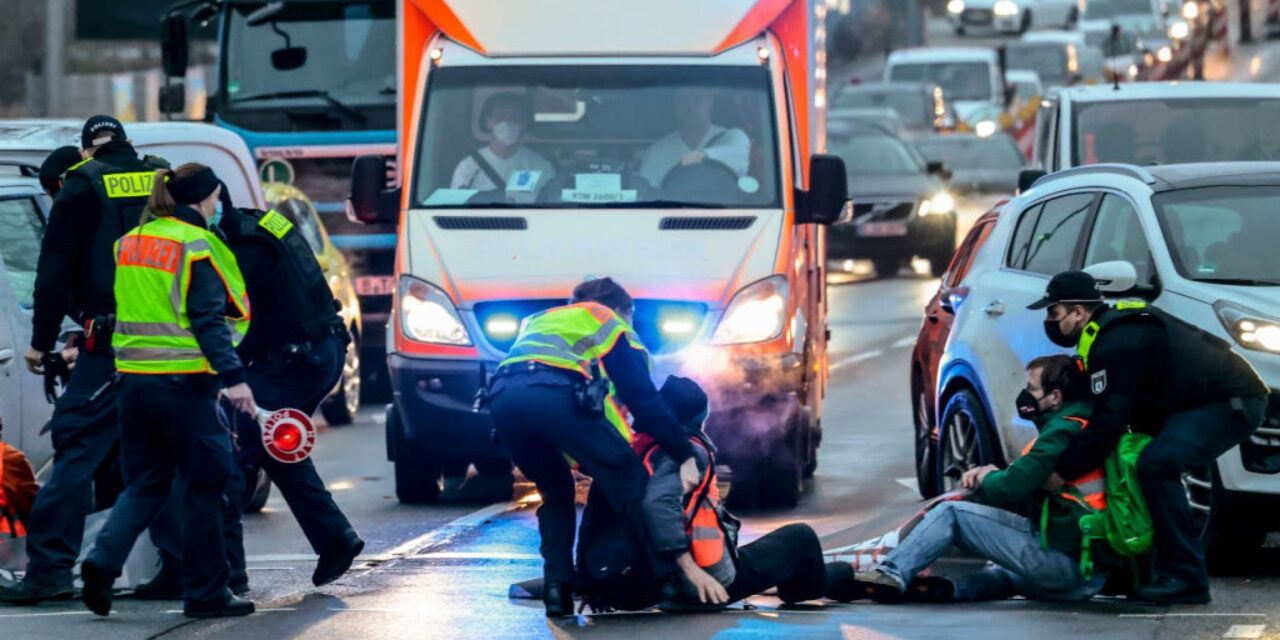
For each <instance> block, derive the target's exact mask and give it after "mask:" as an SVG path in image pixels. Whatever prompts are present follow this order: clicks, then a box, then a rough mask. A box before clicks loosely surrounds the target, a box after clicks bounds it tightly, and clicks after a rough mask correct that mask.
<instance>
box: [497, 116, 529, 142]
mask: <svg viewBox="0 0 1280 640" xmlns="http://www.w3.org/2000/svg"><path fill="white" fill-rule="evenodd" d="M522 133H524V127H523V126H521V125H518V124H516V123H514V122H510V121H507V120H504V121H502V122H499V123H498V124H496V125H494V126H493V139H494V140H497V141H498V142H499V143H500V144H502V145H503V146H506V147H514V146H515V145H516V143H518V142H520V134H522Z"/></svg>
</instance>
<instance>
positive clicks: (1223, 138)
mask: <svg viewBox="0 0 1280 640" xmlns="http://www.w3.org/2000/svg"><path fill="white" fill-rule="evenodd" d="M1075 121H1076V122H1075V140H1074V141H1073V148H1072V160H1073V163H1074V164H1076V165H1084V164H1096V163H1099V162H1124V163H1128V164H1137V165H1148V164H1178V163H1185V162H1231V161H1256V160H1280V131H1277V130H1276V126H1275V123H1276V122H1280V99H1274V98H1270V99H1261V98H1256V97H1251V98H1244V97H1240V98H1196V99H1191V98H1181V99H1152V100H1130V101H1120V102H1097V103H1093V104H1080V105H1077V106H1076V107H1075Z"/></svg>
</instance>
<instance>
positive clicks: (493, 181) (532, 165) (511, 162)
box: [449, 92, 556, 192]
mask: <svg viewBox="0 0 1280 640" xmlns="http://www.w3.org/2000/svg"><path fill="white" fill-rule="evenodd" d="M531 124H533V107H532V105H530V104H529V102H528V100H526V99H525V98H524V97H523V96H521V95H519V94H516V93H509V92H508V93H497V94H494V95H492V96H489V99H487V100H485V102H484V106H482V107H481V108H480V126H481V128H482V130H483V131H485V132H487V133H489V134H490V135H489V144H488V145H487V146H485V147H482V148H480V149H477V150H475V151H473V152H471V153H470V154H469V155H467V157H465V158H463V159H462V161H461V162H459V163H458V166H457V168H456V169H454V170H453V180H452V181H451V182H450V184H449V186H450V188H453V189H475V190H477V191H494V190H511V187H512V185H511V178H512V176H513V175H515V174H516V173H518V172H527V174H526V175H525V176H523V177H524V183H523V184H521V185H515V186H516V190H517V191H528V192H535V191H537V189H538V188H539V187H540V186H541V185H544V184H546V183H547V182H548V181H549V180H551V178H552V177H553V176H554V175H555V172H556V170H555V167H553V166H551V163H550V162H549V161H548V160H547V159H546V158H544V157H542V156H541V155H539V154H538V152H537V151H534V150H533V149H530V148H528V147H526V146H524V144H523V142H522V138H523V136H524V133H525V132H526V131H528V130H529V126H530V125H531Z"/></svg>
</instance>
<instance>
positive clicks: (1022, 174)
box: [1018, 169, 1049, 193]
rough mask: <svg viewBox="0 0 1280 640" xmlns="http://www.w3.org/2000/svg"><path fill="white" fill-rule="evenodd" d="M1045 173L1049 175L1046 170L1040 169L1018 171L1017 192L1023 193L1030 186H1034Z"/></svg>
mask: <svg viewBox="0 0 1280 640" xmlns="http://www.w3.org/2000/svg"><path fill="white" fill-rule="evenodd" d="M1047 175H1049V174H1048V172H1046V171H1043V170H1041V169H1023V170H1022V171H1019V172H1018V193H1023V192H1025V191H1026V190H1028V189H1030V188H1031V187H1034V186H1035V184H1036V181H1037V180H1039V179H1040V178H1043V177H1045V176H1047Z"/></svg>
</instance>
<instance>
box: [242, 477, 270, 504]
mask: <svg viewBox="0 0 1280 640" xmlns="http://www.w3.org/2000/svg"><path fill="white" fill-rule="evenodd" d="M249 480H250V478H245V493H246V495H245V500H244V512H245V513H261V512H262V509H263V507H265V506H267V500H268V499H269V498H270V497H271V478H269V477H267V472H266V470H265V469H263V468H261V467H259V468H258V474H257V476H256V477H255V478H252V480H253V482H249Z"/></svg>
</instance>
